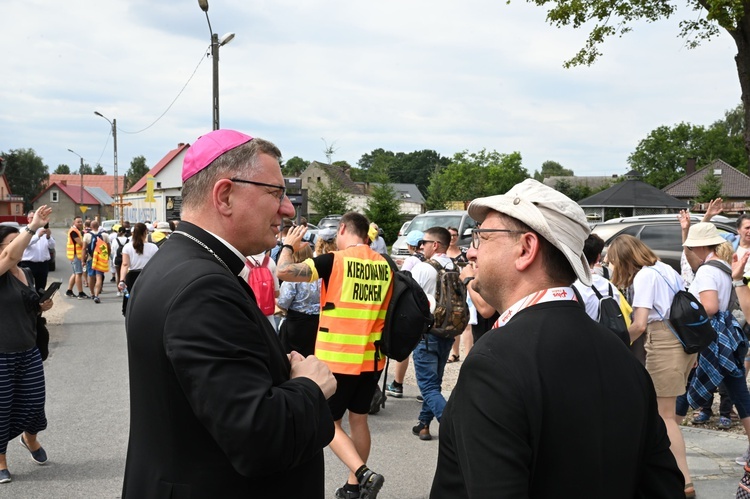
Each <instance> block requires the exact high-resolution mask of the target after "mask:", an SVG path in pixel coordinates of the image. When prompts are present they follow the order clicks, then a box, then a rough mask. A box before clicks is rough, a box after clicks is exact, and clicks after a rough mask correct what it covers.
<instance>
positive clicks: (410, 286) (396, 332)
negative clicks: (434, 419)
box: [369, 253, 435, 414]
mask: <svg viewBox="0 0 750 499" xmlns="http://www.w3.org/2000/svg"><path fill="white" fill-rule="evenodd" d="M381 256H382V257H383V258H385V260H386V261H387V262H388V265H389V266H390V268H391V273H392V274H393V279H392V280H393V291H392V292H391V301H390V302H389V303H388V309H387V310H386V313H385V324H384V325H383V333H382V334H381V335H380V340H378V341H376V342H375V349H376V351H375V365H376V366H377V363H378V359H380V355H381V354H383V355H385V356H386V363H385V369H384V370H383V373H382V375H383V389H382V390H380V389H379V391H380V395H378V393H377V391H376V393H375V396H374V397H373V400H372V402H371V404H370V411H369V413H370V414H376V413H377V412H379V411H380V407H385V400H386V395H385V384H386V381H387V379H388V366H389V365H390V362H391V359H393V360H396V361H398V362H401V361H403V360H406V359H407V358H408V357H409V355H410V354H411V352H412V351H413V350H414V348H416V346H417V344H418V343H419V341H420V340H421V339H422V338H423V337H424V335H425V334H427V333H428V332H430V329H431V328H432V325H433V323H434V322H435V318H434V317H433V316H432V313H431V312H430V302H429V300H427V295H426V294H425V292H424V290H423V289H422V286H420V285H419V284H418V283H417V281H415V280H414V278H413V277H412V276H411V272H409V271H407V270H399V269H398V267H397V266H396V264H395V263H393V260H391V257H389V256H388V255H386V254H385V253H381ZM380 375H381V373H379V372H376V373H375V378H376V380H377V379H378V378H379V377H380ZM376 383H377V381H376Z"/></svg>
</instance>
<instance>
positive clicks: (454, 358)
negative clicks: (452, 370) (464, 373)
mask: <svg viewBox="0 0 750 499" xmlns="http://www.w3.org/2000/svg"><path fill="white" fill-rule="evenodd" d="M459 360H461V356H460V355H458V354H455V353H453V354H451V356H450V357H448V364H452V363H454V362H458V361H459Z"/></svg>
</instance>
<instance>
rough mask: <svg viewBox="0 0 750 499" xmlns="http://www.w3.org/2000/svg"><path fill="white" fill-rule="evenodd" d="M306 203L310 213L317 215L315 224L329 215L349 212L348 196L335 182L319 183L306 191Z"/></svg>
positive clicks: (331, 180)
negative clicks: (309, 207) (308, 205)
mask: <svg viewBox="0 0 750 499" xmlns="http://www.w3.org/2000/svg"><path fill="white" fill-rule="evenodd" d="M307 201H308V202H309V203H310V206H311V207H312V210H311V211H312V212H313V213H316V214H318V215H319V216H318V218H317V219H316V223H317V222H318V221H320V219H321V218H323V217H324V216H326V215H330V214H331V213H346V212H347V211H349V196H348V195H346V193H345V192H344V190H343V189H342V187H341V184H339V183H338V182H337V181H335V180H333V179H329V181H328V182H319V183H318V184H316V185H315V186H313V187H310V188H309V189H308V191H307Z"/></svg>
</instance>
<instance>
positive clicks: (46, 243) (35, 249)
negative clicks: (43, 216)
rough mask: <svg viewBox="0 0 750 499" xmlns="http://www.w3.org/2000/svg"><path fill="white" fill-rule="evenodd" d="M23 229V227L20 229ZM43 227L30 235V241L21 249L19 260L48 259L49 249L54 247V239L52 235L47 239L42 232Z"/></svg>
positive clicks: (36, 260)
mask: <svg viewBox="0 0 750 499" xmlns="http://www.w3.org/2000/svg"><path fill="white" fill-rule="evenodd" d="M21 230H25V229H21ZM44 231H45V229H44V228H41V229H39V230H37V231H36V234H34V235H33V236H31V241H29V245H28V246H26V249H25V250H23V256H22V257H21V261H23V262H46V261H47V260H49V259H50V254H49V249H50V248H54V247H55V240H54V239H53V238H52V236H50V237H49V239H47V235H46V234H45V233H44Z"/></svg>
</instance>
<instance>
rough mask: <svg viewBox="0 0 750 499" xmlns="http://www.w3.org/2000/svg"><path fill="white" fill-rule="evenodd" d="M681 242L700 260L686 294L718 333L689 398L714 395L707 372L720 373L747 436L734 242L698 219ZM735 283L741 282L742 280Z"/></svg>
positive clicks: (697, 400) (749, 399)
mask: <svg viewBox="0 0 750 499" xmlns="http://www.w3.org/2000/svg"><path fill="white" fill-rule="evenodd" d="M683 246H684V247H685V248H686V249H687V250H690V251H692V252H693V254H694V255H696V256H697V257H698V258H699V259H700V260H701V261H702V262H703V264H702V265H701V266H700V267H698V270H696V272H695V278H694V279H693V283H692V284H691V285H690V293H691V294H693V295H694V296H695V297H696V298H698V299H699V300H700V302H701V305H703V308H705V309H706V313H707V314H708V315H709V316H710V317H711V325H712V326H713V328H714V329H715V330H716V334H717V335H718V337H717V339H716V340H715V341H714V342H713V343H712V344H711V345H709V346H708V348H707V349H706V350H707V351H706V352H705V353H703V354H701V356H700V358H699V359H698V368H697V369H696V372H695V376H694V377H693V379H692V380H691V382H690V388H689V390H688V398H689V399H690V401H691V402H693V404H692V405H694V406H703V405H704V404H705V403H707V402H708V401H709V400H713V393H712V390H711V388H712V387H713V386H714V384H718V382H719V381H720V380H719V379H716V376H715V375H714V376H709V374H708V373H720V374H721V376H722V378H723V379H722V381H723V382H724V386H725V387H726V389H727V392H728V393H729V397H730V398H731V399H732V402H733V403H734V405H735V407H736V408H737V414H739V416H740V421H741V422H742V425H743V426H744V427H745V433H746V434H747V435H748V439H750V391H748V388H747V384H746V381H745V376H746V372H745V366H744V364H743V360H744V358H745V354H746V353H747V340H746V338H745V335H744V333H743V332H742V331H741V329H740V325H739V324H738V323H737V322H736V320H735V319H734V317H733V316H732V312H731V311H730V310H729V306H730V303H729V302H730V298H731V295H732V277H731V275H730V273H731V267H730V265H729V262H730V261H731V260H732V256H733V251H732V245H731V243H728V242H726V240H725V239H724V238H723V237H721V235H719V231H718V230H716V226H714V224H712V223H710V222H701V223H698V224H695V225H693V226H692V227H690V232H689V233H688V237H687V239H686V240H685V242H684V243H683ZM739 283H740V284H741V285H742V284H743V283H742V281H740V282H739ZM727 354H729V355H727ZM719 358H721V360H722V361H721V362H720V361H719ZM727 366H731V367H727ZM680 402H682V403H681V404H678V413H683V412H687V406H686V405H687V404H686V403H685V402H686V400H685V399H683V398H681V400H680ZM680 405H681V406H682V407H680ZM749 454H750V445H749V446H748V450H747V451H746V452H745V456H744V457H742V458H738V461H737V462H738V463H739V462H740V460H741V461H745V462H747V460H748V455H749ZM743 464H744V463H743Z"/></svg>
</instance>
